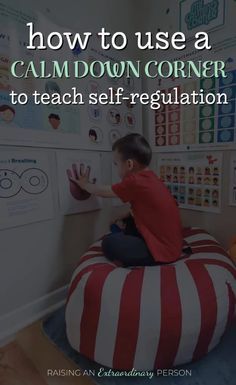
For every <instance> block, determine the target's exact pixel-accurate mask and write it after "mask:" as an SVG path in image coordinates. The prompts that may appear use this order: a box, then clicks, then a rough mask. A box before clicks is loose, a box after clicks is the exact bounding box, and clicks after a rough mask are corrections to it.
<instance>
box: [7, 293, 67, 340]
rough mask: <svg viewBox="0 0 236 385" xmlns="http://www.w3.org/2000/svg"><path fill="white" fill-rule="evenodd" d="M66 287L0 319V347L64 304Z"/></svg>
mask: <svg viewBox="0 0 236 385" xmlns="http://www.w3.org/2000/svg"><path fill="white" fill-rule="evenodd" d="M67 290H68V286H63V287H61V288H60V289H58V290H55V291H53V292H51V293H49V294H47V295H45V296H44V297H41V298H39V299H37V300H36V301H34V302H31V303H29V304H27V305H25V306H23V307H20V308H18V309H16V310H15V311H13V312H11V313H8V314H6V315H4V316H2V317H0V346H3V345H5V344H6V343H8V342H10V341H12V340H13V339H14V336H15V334H16V333H17V332H19V331H20V330H22V329H24V328H25V327H27V326H29V325H31V324H32V323H34V322H36V321H38V320H40V319H41V318H43V317H45V316H46V315H48V314H50V313H52V312H53V311H55V310H57V309H59V308H60V307H61V306H63V305H64V304H65V301H66V295H67Z"/></svg>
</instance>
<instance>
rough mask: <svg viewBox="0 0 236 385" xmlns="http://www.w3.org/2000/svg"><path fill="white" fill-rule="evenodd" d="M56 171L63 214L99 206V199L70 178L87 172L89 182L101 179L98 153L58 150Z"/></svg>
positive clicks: (96, 181) (98, 207) (97, 181)
mask: <svg viewBox="0 0 236 385" xmlns="http://www.w3.org/2000/svg"><path fill="white" fill-rule="evenodd" d="M57 173H58V183H59V200H60V207H61V210H62V212H63V213H64V214H76V213H81V212H86V211H94V210H98V209H100V208H101V199H99V198H97V197H95V196H94V195H91V194H89V193H88V192H87V191H84V190H82V189H81V188H80V187H79V186H78V185H77V184H76V183H74V182H73V181H71V179H70V178H75V179H79V176H80V175H84V174H85V173H87V175H88V177H89V180H90V182H91V183H99V182H100V181H101V158H100V154H99V153H94V152H90V151H87V152H82V151H58V152H57Z"/></svg>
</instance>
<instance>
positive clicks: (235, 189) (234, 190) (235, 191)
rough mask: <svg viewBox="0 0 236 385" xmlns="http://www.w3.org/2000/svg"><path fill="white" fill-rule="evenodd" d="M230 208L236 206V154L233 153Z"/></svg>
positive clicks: (231, 160)
mask: <svg viewBox="0 0 236 385" xmlns="http://www.w3.org/2000/svg"><path fill="white" fill-rule="evenodd" d="M229 186H230V197H229V204H230V206H236V152H233V153H231V159H230V185H229Z"/></svg>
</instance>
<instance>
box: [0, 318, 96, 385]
mask: <svg viewBox="0 0 236 385" xmlns="http://www.w3.org/2000/svg"><path fill="white" fill-rule="evenodd" d="M48 369H50V370H52V371H54V373H55V372H56V370H59V369H66V370H67V369H69V370H76V369H78V367H77V366H76V365H75V364H74V363H73V362H71V361H69V360H67V359H66V357H65V356H64V355H63V353H61V352H60V351H59V350H58V349H56V348H55V347H54V346H53V345H52V344H51V343H50V342H49V340H48V339H47V338H46V337H45V336H44V334H43V332H42V329H41V323H36V324H33V325H32V326H30V327H28V328H26V329H24V330H23V331H21V332H20V333H19V334H18V335H17V336H16V340H15V341H14V342H12V343H10V344H8V345H7V346H5V347H3V348H0V385H94V383H93V382H92V381H91V379H90V378H88V377H85V376H79V377H78V376H77V377H76V376H66V377H63V376H60V377H59V376H48V375H47V371H48ZM51 373H52V372H51Z"/></svg>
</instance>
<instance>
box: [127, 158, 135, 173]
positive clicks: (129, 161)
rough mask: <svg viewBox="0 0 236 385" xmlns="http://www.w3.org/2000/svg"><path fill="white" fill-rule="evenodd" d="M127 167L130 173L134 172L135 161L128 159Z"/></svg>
mask: <svg viewBox="0 0 236 385" xmlns="http://www.w3.org/2000/svg"><path fill="white" fill-rule="evenodd" d="M127 165H128V169H129V171H132V170H133V168H134V161H133V159H127Z"/></svg>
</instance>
